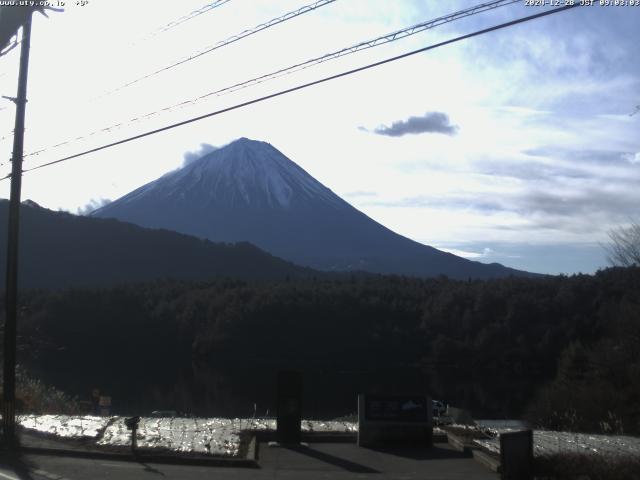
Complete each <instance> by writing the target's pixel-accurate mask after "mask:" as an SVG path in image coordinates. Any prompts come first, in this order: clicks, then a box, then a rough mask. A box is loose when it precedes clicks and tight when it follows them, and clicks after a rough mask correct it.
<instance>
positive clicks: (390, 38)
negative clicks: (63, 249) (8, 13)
mask: <svg viewBox="0 0 640 480" xmlns="http://www.w3.org/2000/svg"><path fill="white" fill-rule="evenodd" d="M519 1H520V0H494V1H491V2H487V3H483V4H480V5H476V6H475V7H470V8H467V9H464V10H460V11H458V12H455V13H452V14H448V15H444V16H441V17H438V18H435V19H432V20H428V21H425V22H421V23H418V24H416V25H412V26H410V27H407V28H404V29H402V30H396V31H393V32H391V33H387V34H385V35H382V36H379V37H376V38H374V39H371V40H367V41H364V42H360V43H357V44H355V45H352V46H350V47H346V48H342V49H340V50H337V51H334V52H330V53H327V54H325V55H322V56H320V57H316V58H312V59H311V60H307V61H305V62H301V63H297V64H294V65H291V66H289V67H286V68H282V69H279V70H276V71H274V72H271V73H268V74H264V75H261V76H259V77H255V78H252V79H250V80H245V81H243V82H240V83H236V84H233V85H230V86H227V87H224V88H221V89H218V90H214V91H211V92H208V93H205V94H203V95H200V96H198V97H195V98H192V99H189V100H185V101H182V102H180V103H176V104H173V105H169V106H167V107H164V108H162V109H160V110H155V111H153V112H150V113H147V114H145V115H139V116H137V117H134V118H131V119H129V120H128V121H125V122H120V123H118V124H115V125H110V126H108V127H105V128H101V129H99V130H94V131H92V132H90V133H88V134H86V135H82V136H80V137H77V138H75V139H67V140H65V141H63V142H60V143H57V144H55V145H51V146H49V147H45V148H42V149H40V150H36V151H33V152H29V153H28V154H27V155H25V157H31V156H34V155H39V154H40V153H43V152H45V151H48V150H51V149H55V148H59V147H62V146H64V145H68V144H69V143H72V142H74V141H77V140H83V139H86V138H88V137H91V136H93V135H96V134H99V133H103V132H110V131H111V130H114V129H116V128H120V127H122V126H125V125H131V124H133V123H135V122H138V121H140V120H143V119H145V120H146V119H149V118H151V117H153V116H155V115H158V114H160V113H163V112H170V111H172V110H174V109H176V108H179V107H185V106H187V105H193V104H196V103H197V102H199V101H201V100H204V99H206V98H209V97H213V96H221V95H226V94H229V93H233V92H235V91H237V90H241V89H244V88H248V87H252V86H254V85H258V84H260V83H264V82H266V81H269V80H273V79H276V78H279V77H282V76H284V75H288V74H291V73H294V72H297V71H300V70H304V69H306V68H309V67H312V66H314V65H317V64H320V63H324V62H328V61H330V60H335V59H337V58H340V57H343V56H346V55H350V54H353V53H356V52H358V51H360V50H365V49H369V48H373V47H376V46H379V45H383V44H386V43H390V42H394V41H397V40H400V39H401V38H405V37H408V36H410V35H414V34H416V33H419V32H422V31H424V30H427V29H431V28H435V27H437V26H439V25H442V24H444V23H449V22H453V21H455V20H459V19H461V18H466V17H468V16H471V15H477V14H479V13H483V12H486V11H488V10H493V9H495V8H498V7H503V6H506V5H511V4H513V3H517V2H519Z"/></svg>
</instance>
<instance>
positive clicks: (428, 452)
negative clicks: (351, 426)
mask: <svg viewBox="0 0 640 480" xmlns="http://www.w3.org/2000/svg"><path fill="white" fill-rule="evenodd" d="M367 448H368V449H369V450H373V451H375V452H379V453H385V454H387V455H394V456H396V457H402V458H410V459H411V460H455V459H460V458H469V457H471V456H472V455H471V452H469V451H465V452H460V451H458V450H453V449H451V448H443V447H439V446H433V447H427V446H423V447H416V446H415V445H407V446H401V445H398V446H393V447H367Z"/></svg>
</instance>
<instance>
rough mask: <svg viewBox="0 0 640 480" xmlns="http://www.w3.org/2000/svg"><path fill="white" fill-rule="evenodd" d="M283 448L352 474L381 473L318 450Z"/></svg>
mask: <svg viewBox="0 0 640 480" xmlns="http://www.w3.org/2000/svg"><path fill="white" fill-rule="evenodd" d="M281 448H286V449H287V450H291V451H294V452H296V453H300V454H302V455H306V456H307V457H311V458H315V459H316V460H320V461H321V462H324V463H328V464H329V465H333V466H335V467H338V468H342V469H343V470H346V471H348V472H352V473H380V471H378V470H374V469H373V468H370V467H367V466H366V465H361V464H359V463H355V462H352V461H351V460H347V459H345V458H340V457H336V456H335V455H331V454H329V453H325V452H319V451H318V450H314V449H312V448H309V447H305V446H302V445H301V446H296V445H287V446H283V447H281Z"/></svg>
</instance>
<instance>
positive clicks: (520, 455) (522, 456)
mask: <svg viewBox="0 0 640 480" xmlns="http://www.w3.org/2000/svg"><path fill="white" fill-rule="evenodd" d="M500 464H501V467H502V478H503V479H505V480H533V432H532V431H531V430H523V431H521V432H509V433H503V434H501V435H500Z"/></svg>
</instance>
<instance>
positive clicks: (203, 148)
mask: <svg viewBox="0 0 640 480" xmlns="http://www.w3.org/2000/svg"><path fill="white" fill-rule="evenodd" d="M217 149H218V147H214V146H213V145H209V144H208V143H201V144H200V147H199V148H198V149H196V150H194V151H191V152H185V153H184V155H183V158H184V160H183V162H182V166H183V167H186V166H187V165H189V164H190V163H192V162H194V161H196V160H198V159H199V158H202V157H204V156H205V155H206V154H208V153H211V152H213V151H214V150H217Z"/></svg>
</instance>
